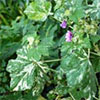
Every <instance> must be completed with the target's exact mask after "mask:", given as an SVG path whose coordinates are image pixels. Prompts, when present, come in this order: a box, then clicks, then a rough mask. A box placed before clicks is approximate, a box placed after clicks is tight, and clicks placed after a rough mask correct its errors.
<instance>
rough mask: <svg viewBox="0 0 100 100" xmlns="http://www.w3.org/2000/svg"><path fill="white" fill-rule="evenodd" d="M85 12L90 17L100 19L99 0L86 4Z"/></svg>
mask: <svg viewBox="0 0 100 100" xmlns="http://www.w3.org/2000/svg"><path fill="white" fill-rule="evenodd" d="M86 13H87V14H89V15H90V17H91V18H92V19H100V0H94V1H93V4H92V5H89V6H88V9H87V10H86Z"/></svg>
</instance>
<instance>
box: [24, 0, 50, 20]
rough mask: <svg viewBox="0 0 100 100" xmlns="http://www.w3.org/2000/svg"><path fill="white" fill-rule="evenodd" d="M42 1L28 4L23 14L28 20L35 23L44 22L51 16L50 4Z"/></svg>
mask: <svg viewBox="0 0 100 100" xmlns="http://www.w3.org/2000/svg"><path fill="white" fill-rule="evenodd" d="M43 1H44V2H43ZM43 1H41V0H38V1H34V2H32V3H30V5H29V6H28V7H27V8H26V10H25V11H24V12H25V13H26V15H27V16H28V18H29V19H32V20H35V21H45V20H46V19H47V16H48V15H50V14H51V12H50V11H51V7H52V6H51V3H50V2H47V1H45V0H43Z"/></svg>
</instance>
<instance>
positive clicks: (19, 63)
mask: <svg viewBox="0 0 100 100" xmlns="http://www.w3.org/2000/svg"><path fill="white" fill-rule="evenodd" d="M29 53H30V50H29V48H27V46H23V48H22V49H19V50H18V51H17V58H16V59H15V60H10V61H9V63H8V66H7V71H8V72H9V73H10V77H11V82H10V87H11V89H13V91H23V90H26V89H31V88H32V87H34V88H33V91H35V88H36V87H35V86H34V85H35V84H37V85H38V84H39V85H40V86H41V84H42V87H41V88H42V89H43V85H44V82H45V76H44V75H45V74H46V72H45V70H44V68H42V65H41V64H42V62H37V61H36V60H35V59H37V57H35V56H28V54H29ZM34 53H35V52H34ZM41 79H42V80H41ZM42 89H41V90H42ZM36 90H37V89H36ZM37 92H40V89H39V91H37Z"/></svg>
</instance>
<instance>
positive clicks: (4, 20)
mask: <svg viewBox="0 0 100 100" xmlns="http://www.w3.org/2000/svg"><path fill="white" fill-rule="evenodd" d="M0 17H1V19H2V20H3V22H4V23H5V24H6V25H9V24H8V22H7V20H6V19H5V18H4V16H3V15H2V14H0Z"/></svg>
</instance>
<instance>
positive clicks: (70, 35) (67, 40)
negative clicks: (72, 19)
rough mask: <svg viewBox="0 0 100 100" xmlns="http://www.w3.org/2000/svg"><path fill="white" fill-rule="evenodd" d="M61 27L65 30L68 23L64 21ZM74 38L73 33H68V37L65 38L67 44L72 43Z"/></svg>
mask: <svg viewBox="0 0 100 100" xmlns="http://www.w3.org/2000/svg"><path fill="white" fill-rule="evenodd" d="M60 26H61V27H62V28H63V29H65V28H66V27H67V22H66V21H65V20H64V21H63V22H62V23H61V24H60ZM72 37H73V34H72V32H71V31H67V33H66V36H65V39H66V42H71V41H72Z"/></svg>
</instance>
